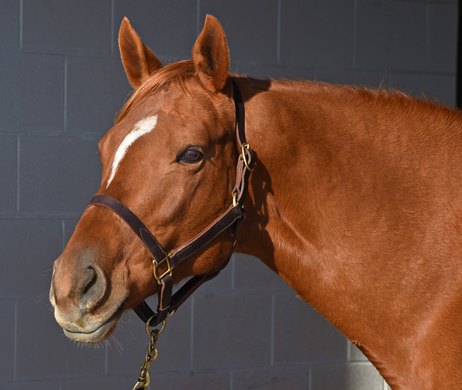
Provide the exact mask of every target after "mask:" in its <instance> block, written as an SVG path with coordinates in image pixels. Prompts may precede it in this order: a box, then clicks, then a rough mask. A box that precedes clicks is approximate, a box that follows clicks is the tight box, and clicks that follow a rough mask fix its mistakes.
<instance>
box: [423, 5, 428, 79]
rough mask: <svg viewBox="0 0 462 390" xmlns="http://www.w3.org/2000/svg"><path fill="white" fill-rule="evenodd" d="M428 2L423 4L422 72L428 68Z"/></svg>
mask: <svg viewBox="0 0 462 390" xmlns="http://www.w3.org/2000/svg"><path fill="white" fill-rule="evenodd" d="M428 7H429V5H428V3H427V4H425V27H424V29H425V31H424V56H425V57H424V69H423V71H424V72H427V70H428V64H427V62H428V27H429V25H430V21H429V18H430V12H429V10H428Z"/></svg>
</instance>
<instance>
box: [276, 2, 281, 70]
mask: <svg viewBox="0 0 462 390" xmlns="http://www.w3.org/2000/svg"><path fill="white" fill-rule="evenodd" d="M281 7H282V5H281V0H278V3H277V27H276V29H277V32H276V61H277V63H278V64H280V63H281Z"/></svg>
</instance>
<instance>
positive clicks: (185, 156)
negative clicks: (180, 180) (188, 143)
mask: <svg viewBox="0 0 462 390" xmlns="http://www.w3.org/2000/svg"><path fill="white" fill-rule="evenodd" d="M203 158H204V154H203V153H202V152H201V151H200V150H197V149H193V148H188V149H186V150H185V151H184V152H183V153H182V154H180V155H179V156H178V161H179V162H182V163H186V164H194V163H197V162H199V161H201V160H202V159H203Z"/></svg>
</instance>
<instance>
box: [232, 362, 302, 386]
mask: <svg viewBox="0 0 462 390" xmlns="http://www.w3.org/2000/svg"><path fill="white" fill-rule="evenodd" d="M307 371H308V370H307V369H306V368H305V367H303V366H302V367H295V368H279V367H272V368H264V369H250V370H237V371H234V372H233V390H247V389H265V390H288V389H290V390H306V389H307V387H308V384H307V379H308V375H307Z"/></svg>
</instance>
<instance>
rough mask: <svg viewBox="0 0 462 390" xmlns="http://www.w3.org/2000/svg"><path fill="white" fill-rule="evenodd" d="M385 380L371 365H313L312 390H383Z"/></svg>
mask: <svg viewBox="0 0 462 390" xmlns="http://www.w3.org/2000/svg"><path fill="white" fill-rule="evenodd" d="M382 388H383V380H382V377H381V376H380V374H379V373H378V371H377V370H376V369H375V368H374V366H373V365H372V364H370V363H348V364H334V365H332V364H327V365H313V367H312V369H311V387H310V389H311V390H382Z"/></svg>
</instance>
